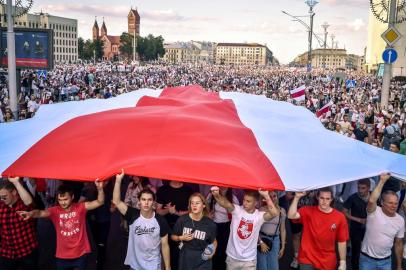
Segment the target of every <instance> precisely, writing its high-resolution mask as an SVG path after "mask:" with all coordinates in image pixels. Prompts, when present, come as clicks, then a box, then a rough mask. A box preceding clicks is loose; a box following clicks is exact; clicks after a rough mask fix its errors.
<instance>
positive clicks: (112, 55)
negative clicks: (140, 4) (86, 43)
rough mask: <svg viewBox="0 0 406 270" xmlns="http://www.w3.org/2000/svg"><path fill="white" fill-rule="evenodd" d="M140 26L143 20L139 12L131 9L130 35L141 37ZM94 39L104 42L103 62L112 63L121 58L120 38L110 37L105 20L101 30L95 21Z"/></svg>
mask: <svg viewBox="0 0 406 270" xmlns="http://www.w3.org/2000/svg"><path fill="white" fill-rule="evenodd" d="M140 24H141V18H140V15H139V14H138V11H137V10H136V9H132V8H131V9H130V12H129V13H128V15H127V29H128V34H130V35H132V36H134V35H135V37H138V36H139V35H140ZM92 37H93V40H96V39H101V40H102V41H103V60H108V61H112V60H117V59H118V58H119V56H120V45H121V41H120V36H112V35H108V32H107V26H106V23H105V22H104V18H103V24H102V26H101V28H99V25H98V23H97V20H96V19H95V21H94V24H93V27H92ZM135 40H136V38H135Z"/></svg>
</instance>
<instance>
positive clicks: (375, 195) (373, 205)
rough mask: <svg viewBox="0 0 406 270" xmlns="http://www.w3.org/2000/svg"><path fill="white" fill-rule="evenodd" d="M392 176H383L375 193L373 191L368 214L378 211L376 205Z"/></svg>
mask: <svg viewBox="0 0 406 270" xmlns="http://www.w3.org/2000/svg"><path fill="white" fill-rule="evenodd" d="M389 178H390V174H381V176H380V178H379V182H378V184H377V185H376V187H375V189H374V191H372V193H371V196H369V201H368V205H367V212H368V213H373V212H375V210H376V206H377V205H376V203H377V201H378V199H379V196H381V192H382V188H383V186H384V185H385V183H386V182H387V181H388V180H389Z"/></svg>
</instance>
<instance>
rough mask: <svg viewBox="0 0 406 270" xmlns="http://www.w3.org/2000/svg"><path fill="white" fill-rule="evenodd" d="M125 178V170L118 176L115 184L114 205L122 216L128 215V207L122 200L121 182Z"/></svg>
mask: <svg viewBox="0 0 406 270" xmlns="http://www.w3.org/2000/svg"><path fill="white" fill-rule="evenodd" d="M123 177H124V170H123V169H122V170H121V173H120V174H117V175H116V183H115V184H114V190H113V204H114V205H115V206H116V207H117V209H118V211H120V213H121V214H122V215H125V213H127V209H128V206H127V205H126V204H125V203H124V202H123V201H122V200H121V181H122V180H123Z"/></svg>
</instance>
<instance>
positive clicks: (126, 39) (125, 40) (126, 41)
mask: <svg viewBox="0 0 406 270" xmlns="http://www.w3.org/2000/svg"><path fill="white" fill-rule="evenodd" d="M120 43H121V45H120V53H121V54H122V55H124V56H125V57H127V58H130V57H131V55H132V53H133V45H132V44H133V36H132V35H130V34H128V33H125V32H124V33H122V34H121V36H120Z"/></svg>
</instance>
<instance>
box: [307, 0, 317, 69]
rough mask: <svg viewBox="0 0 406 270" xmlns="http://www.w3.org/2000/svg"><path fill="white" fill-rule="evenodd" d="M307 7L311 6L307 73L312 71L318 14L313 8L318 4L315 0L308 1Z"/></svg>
mask: <svg viewBox="0 0 406 270" xmlns="http://www.w3.org/2000/svg"><path fill="white" fill-rule="evenodd" d="M305 3H306V5H308V6H309V15H310V29H309V51H308V54H307V71H308V72H310V71H311V70H312V41H313V18H314V15H316V13H314V11H313V7H314V6H315V5H316V4H317V3H318V2H317V1H315V0H307V1H306V2H305Z"/></svg>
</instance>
